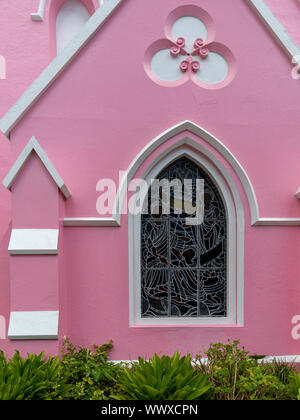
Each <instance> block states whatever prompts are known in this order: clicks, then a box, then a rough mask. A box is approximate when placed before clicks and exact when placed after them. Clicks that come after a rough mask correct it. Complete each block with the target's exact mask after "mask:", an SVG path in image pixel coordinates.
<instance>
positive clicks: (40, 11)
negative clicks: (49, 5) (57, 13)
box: [30, 0, 46, 22]
mask: <svg viewBox="0 0 300 420" xmlns="http://www.w3.org/2000/svg"><path fill="white" fill-rule="evenodd" d="M45 6H46V0H40V4H39V8H38V11H37V12H36V13H31V14H30V16H31V20H33V21H35V22H41V21H43V20H44V13H45Z"/></svg>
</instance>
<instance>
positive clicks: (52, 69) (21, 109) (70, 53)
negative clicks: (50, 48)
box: [0, 0, 123, 136]
mask: <svg viewBox="0 0 300 420" xmlns="http://www.w3.org/2000/svg"><path fill="white" fill-rule="evenodd" d="M122 1H123V0H107V1H106V2H105V3H104V4H103V5H102V6H101V7H100V8H99V9H98V10H97V11H96V12H95V13H94V14H93V15H92V16H91V17H90V19H89V20H88V21H87V23H86V24H85V25H84V27H83V28H82V30H81V31H80V32H79V33H78V35H77V36H76V37H75V38H74V39H73V41H72V42H70V44H69V45H68V46H67V47H66V48H65V49H64V50H63V51H62V52H61V53H60V54H59V55H58V56H57V57H55V58H54V60H53V61H52V62H51V63H50V64H49V65H48V66H47V67H46V69H45V70H44V71H43V72H42V73H41V74H40V75H39V76H38V78H37V79H36V80H35V81H34V82H33V83H32V85H31V86H30V87H29V88H28V89H27V90H26V91H25V93H24V94H23V95H22V96H21V98H20V99H19V100H18V101H17V102H16V103H15V104H14V105H13V106H12V108H11V109H10V110H9V111H8V112H7V114H6V115H5V116H4V117H3V118H2V120H1V121H0V130H1V131H2V132H3V133H4V134H5V135H6V136H9V133H10V131H11V130H12V128H13V127H14V126H15V125H16V124H17V123H18V122H19V121H20V119H21V118H22V117H23V115H24V114H25V113H26V112H27V111H28V110H29V108H30V107H31V106H32V105H33V104H34V103H35V102H36V101H37V100H38V99H39V98H40V96H41V95H42V94H43V93H44V92H45V91H46V90H47V89H48V88H49V86H51V84H52V83H53V82H54V80H55V79H56V78H57V77H58V76H59V75H60V73H61V72H62V71H63V70H64V69H65V68H66V67H67V65H68V64H69V63H70V62H71V61H72V60H73V58H74V57H75V56H76V55H77V54H78V53H79V51H81V49H82V48H83V47H84V46H85V45H86V43H87V42H88V41H89V40H90V38H91V37H92V36H93V35H94V34H95V32H96V31H97V30H98V29H99V28H101V26H102V25H104V23H105V22H106V21H107V19H108V18H109V17H110V16H111V15H112V13H113V12H114V10H115V9H116V8H117V7H118V6H119V5H120V4H121V3H122Z"/></svg>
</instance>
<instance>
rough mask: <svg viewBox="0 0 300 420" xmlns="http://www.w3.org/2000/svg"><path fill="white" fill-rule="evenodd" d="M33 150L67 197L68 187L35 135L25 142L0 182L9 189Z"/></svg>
mask: <svg viewBox="0 0 300 420" xmlns="http://www.w3.org/2000/svg"><path fill="white" fill-rule="evenodd" d="M33 151H34V152H35V153H36V154H37V155H38V157H39V158H40V160H41V161H42V163H43V164H44V166H45V168H46V169H47V171H48V172H49V174H50V175H51V177H52V178H53V180H54V182H55V183H56V185H57V186H58V188H59V189H60V191H61V192H62V194H63V195H64V197H65V198H69V197H70V196H71V193H70V191H69V189H68V187H67V186H66V184H65V183H64V181H63V180H62V178H61V177H60V175H59V173H58V172H57V171H56V169H55V168H54V166H53V165H52V163H51V162H50V160H49V158H48V156H47V155H46V153H45V152H44V150H43V149H42V148H41V146H40V145H39V143H38V141H37V140H36V139H35V137H32V138H31V139H30V140H29V142H28V143H27V145H26V146H25V147H24V149H23V150H22V152H21V153H20V155H19V157H18V158H17V160H16V161H15V163H14V164H13V166H12V168H11V169H10V171H9V172H8V174H7V175H6V177H5V178H4V180H3V182H2V183H3V185H4V186H5V187H6V188H7V189H9V190H10V189H11V187H12V185H13V183H14V181H15V179H16V178H17V176H18V174H19V172H20V171H21V169H22V168H23V166H24V164H25V163H26V162H27V160H28V158H29V156H30V155H31V153H32V152H33Z"/></svg>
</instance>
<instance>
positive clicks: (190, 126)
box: [64, 121, 300, 227]
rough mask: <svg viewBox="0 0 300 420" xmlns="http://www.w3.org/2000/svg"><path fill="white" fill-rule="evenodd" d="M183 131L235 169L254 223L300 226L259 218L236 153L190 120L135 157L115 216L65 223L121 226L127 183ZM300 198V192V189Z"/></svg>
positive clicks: (295, 222) (121, 188) (299, 221)
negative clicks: (161, 148)
mask: <svg viewBox="0 0 300 420" xmlns="http://www.w3.org/2000/svg"><path fill="white" fill-rule="evenodd" d="M184 131H190V132H191V133H193V134H196V135H197V136H199V137H201V138H202V139H203V140H205V141H206V142H207V143H208V144H210V145H211V146H213V147H214V148H215V149H216V150H217V151H218V152H219V153H221V155H223V157H224V158H225V159H226V160H227V162H228V163H229V164H230V165H231V167H232V168H233V169H234V171H235V173H236V174H237V176H238V178H239V179H240V181H241V184H242V185H243V188H244V190H245V193H246V195H247V198H248V202H249V207H250V212H251V223H252V225H253V226H299V225H300V218H277V217H274V218H260V216H259V207H258V203H257V198H256V194H255V191H254V188H253V186H252V184H251V181H250V179H249V177H248V175H247V173H246V171H245V170H244V168H243V167H242V166H241V164H240V163H239V162H238V160H237V159H236V158H235V157H234V155H233V154H232V153H231V152H230V151H229V150H228V149H227V148H226V147H225V146H224V145H223V143H222V142H221V141H220V140H218V139H217V138H216V137H215V136H214V135H212V134H211V133H209V132H208V131H206V130H205V129H203V128H201V127H200V126H198V125H197V124H195V123H193V122H191V121H184V122H182V123H180V124H177V125H175V126H174V127H172V128H170V129H168V130H166V131H164V132H163V133H161V134H160V135H158V136H157V137H155V138H154V139H153V140H152V141H150V142H149V143H148V144H147V145H146V146H145V147H144V148H143V149H142V151H141V152H140V153H139V154H138V155H137V156H136V157H135V158H134V159H133V161H132V162H131V163H130V165H129V167H128V169H127V171H126V173H125V175H124V178H123V179H122V182H121V184H120V185H119V188H118V192H117V197H116V201H115V204H114V209H113V216H112V217H110V218H88V217H78V218H65V219H64V225H65V226H78V227H79V226H99V227H101V226H115V227H119V226H120V225H121V214H120V209H122V206H123V201H124V197H125V195H126V190H127V185H128V184H129V182H130V181H131V179H132V178H133V176H134V175H135V173H136V172H137V170H138V168H139V167H140V166H141V165H142V163H143V162H144V161H145V159H146V158H147V157H148V156H149V155H150V154H151V153H153V152H154V151H155V150H156V149H157V148H158V147H159V146H160V145H161V144H163V143H164V142H165V141H167V140H169V139H170V138H171V137H173V136H175V135H177V134H180V133H181V132H184ZM299 197H300V191H299Z"/></svg>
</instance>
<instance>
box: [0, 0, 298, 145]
mask: <svg viewBox="0 0 300 420" xmlns="http://www.w3.org/2000/svg"><path fill="white" fill-rule="evenodd" d="M44 1H45V0H41V1H40V7H39V11H38V13H36V14H33V15H34V16H35V17H36V19H35V20H42V18H43V13H42V12H43V10H44V6H43V2H44ZM99 1H100V4H101V0H99ZM122 1H123V0H106V1H105V2H104V3H103V4H102V5H101V7H99V9H98V10H97V11H96V12H95V13H94V14H93V15H92V16H91V18H90V19H89V20H88V22H87V23H86V24H85V26H84V27H83V29H82V30H81V31H80V33H79V34H78V35H77V36H76V37H75V38H74V39H73V41H72V42H71V43H70V44H69V45H68V47H67V48H65V49H64V50H63V51H62V52H61V54H59V55H58V56H57V57H56V58H55V59H54V60H53V61H52V62H51V63H50V64H49V65H48V66H47V67H46V69H45V70H44V71H43V72H42V73H41V74H40V76H39V77H38V78H37V79H36V80H35V81H34V82H33V83H32V85H31V86H30V87H29V88H28V89H27V90H26V91H25V93H24V94H23V95H22V96H21V97H20V98H19V100H18V101H17V102H16V103H15V104H14V105H13V106H12V108H11V109H10V110H9V111H8V112H7V113H6V114H5V116H4V117H3V118H2V119H1V120H0V130H1V131H2V132H3V134H4V135H6V136H7V137H9V133H10V131H11V130H12V128H13V127H14V126H15V125H16V124H17V123H18V122H19V121H20V119H21V118H22V117H23V116H24V115H25V113H26V112H27V111H28V110H29V109H30V108H31V106H32V105H33V104H34V103H35V102H36V101H37V100H38V99H39V98H40V96H41V95H42V94H43V93H44V92H45V91H46V90H47V89H48V88H49V87H50V86H51V84H52V83H53V82H54V80H55V79H56V78H57V77H58V76H59V74H60V73H61V72H62V71H63V70H64V69H65V68H66V67H67V65H68V64H69V63H70V62H71V61H72V59H73V58H74V57H75V56H76V55H77V54H78V52H79V51H80V50H81V49H82V48H83V47H84V46H85V45H86V44H87V42H88V41H89V39H90V38H91V37H92V36H93V35H94V33H95V32H96V31H97V30H98V29H99V28H101V26H102V25H103V24H104V23H105V22H106V20H107V19H108V18H109V17H110V16H111V15H112V13H113V12H114V10H115V9H116V8H117V7H118V6H119V5H120V4H121V3H122ZM246 1H247V3H248V4H249V5H250V6H251V7H252V8H253V9H254V10H255V11H256V12H257V14H258V15H259V16H260V17H261V19H262V20H263V22H264V23H265V25H266V26H267V27H268V28H269V29H270V31H271V32H272V34H273V35H274V36H275V38H276V39H277V40H278V41H279V43H280V45H281V46H282V47H283V48H284V51H285V52H286V53H287V54H288V56H289V57H290V58H291V57H293V56H295V55H300V49H299V47H298V46H297V45H296V43H295V42H294V41H293V40H292V39H291V37H290V36H289V35H288V33H287V32H286V30H285V29H284V28H283V26H282V25H281V24H280V23H279V21H278V19H277V18H276V17H275V16H274V15H273V13H272V12H271V10H270V9H269V8H268V6H267V5H266V4H265V2H264V0H246Z"/></svg>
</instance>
